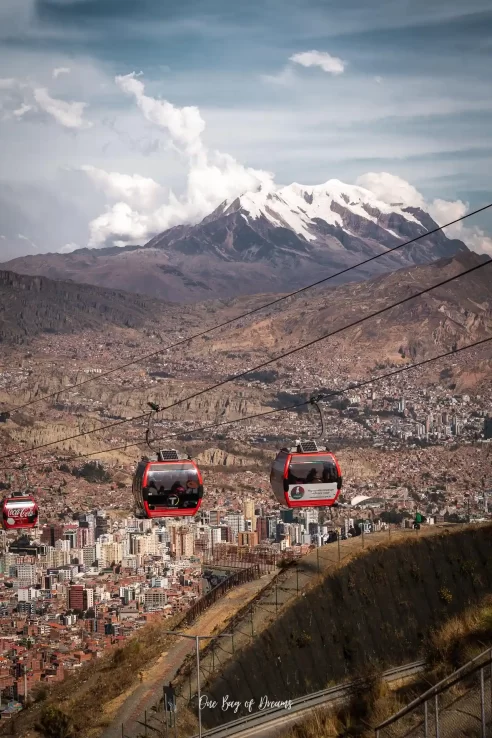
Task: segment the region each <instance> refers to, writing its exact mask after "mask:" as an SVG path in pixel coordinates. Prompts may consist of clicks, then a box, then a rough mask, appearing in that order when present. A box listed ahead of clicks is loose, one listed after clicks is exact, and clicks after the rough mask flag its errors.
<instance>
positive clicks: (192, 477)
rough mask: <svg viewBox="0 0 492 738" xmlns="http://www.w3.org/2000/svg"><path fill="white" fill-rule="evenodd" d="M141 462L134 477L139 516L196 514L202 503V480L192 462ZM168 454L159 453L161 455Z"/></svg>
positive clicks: (187, 460)
mask: <svg viewBox="0 0 492 738" xmlns="http://www.w3.org/2000/svg"><path fill="white" fill-rule="evenodd" d="M172 453H174V455H175V457H174V458H172V459H165V460H157V461H148V460H143V461H140V462H139V464H138V465H137V469H136V471H135V474H134V477H133V497H134V500H135V510H136V514H137V516H138V517H143V518H148V519H152V518H178V517H191V516H193V515H196V514H197V512H198V510H199V509H200V506H201V504H202V497H203V479H202V475H201V473H200V470H199V468H198V466H197V465H196V464H195V462H194V461H192V460H191V459H181V458H179V454H178V453H177V452H169V455H171V454H172ZM162 455H166V454H165V452H160V453H159V456H161V457H162Z"/></svg>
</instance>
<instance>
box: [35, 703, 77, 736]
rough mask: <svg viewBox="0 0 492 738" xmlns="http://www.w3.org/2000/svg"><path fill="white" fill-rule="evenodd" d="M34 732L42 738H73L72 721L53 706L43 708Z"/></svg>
mask: <svg viewBox="0 0 492 738" xmlns="http://www.w3.org/2000/svg"><path fill="white" fill-rule="evenodd" d="M36 730H38V731H39V732H40V733H41V735H43V736H44V738H75V732H74V728H73V725H72V721H71V720H70V718H69V717H68V715H66V714H65V713H64V712H63V711H62V710H60V709H59V708H58V707H55V706H54V705H49V706H48V707H45V708H44V710H43V712H42V713H41V719H40V721H39V724H38V725H37V726H36Z"/></svg>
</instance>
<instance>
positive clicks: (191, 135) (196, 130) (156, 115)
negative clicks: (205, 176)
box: [115, 72, 205, 154]
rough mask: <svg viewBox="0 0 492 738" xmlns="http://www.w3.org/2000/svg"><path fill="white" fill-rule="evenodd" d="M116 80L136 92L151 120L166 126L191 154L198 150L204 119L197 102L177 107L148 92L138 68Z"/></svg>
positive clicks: (124, 89) (127, 91)
mask: <svg viewBox="0 0 492 738" xmlns="http://www.w3.org/2000/svg"><path fill="white" fill-rule="evenodd" d="M115 81H116V84H117V85H118V86H119V87H120V88H121V89H122V90H123V91H124V92H126V93H127V94H128V95H133V96H134V97H135V100H136V101H137V105H138V107H139V108H140V110H141V111H142V113H143V114H144V116H145V117H146V118H147V120H148V121H150V122H151V123H154V124H155V125H158V126H160V127H161V128H166V129H167V130H168V131H169V134H170V136H171V139H172V140H173V141H174V142H175V144H176V145H177V146H183V147H184V148H185V150H186V152H187V153H188V154H196V153H198V152H199V151H200V150H201V149H202V147H203V144H202V142H201V135H202V133H203V131H204V130H205V121H204V120H203V118H202V116H201V115H200V111H199V110H198V108H197V107H195V106H187V107H184V108H177V107H175V106H174V105H173V104H172V103H170V102H168V101H167V100H156V99H155V98H153V97H149V96H148V95H145V85H144V84H143V82H141V81H140V80H139V79H137V75H136V74H135V72H133V73H132V74H127V75H125V76H122V77H121V76H120V77H116V79H115Z"/></svg>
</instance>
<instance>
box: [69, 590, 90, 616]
mask: <svg viewBox="0 0 492 738" xmlns="http://www.w3.org/2000/svg"><path fill="white" fill-rule="evenodd" d="M93 606H94V590H93V589H86V588H85V587H83V586H82V585H81V584H74V585H72V586H71V587H70V588H69V590H68V608H69V610H88V609H89V608H90V607H93Z"/></svg>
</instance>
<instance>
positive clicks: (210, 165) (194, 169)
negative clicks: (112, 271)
mask: <svg viewBox="0 0 492 738" xmlns="http://www.w3.org/2000/svg"><path fill="white" fill-rule="evenodd" d="M116 83H117V84H118V85H119V87H120V88H121V89H122V90H123V91H124V92H126V93H127V94H129V95H133V96H134V98H135V100H136V102H137V105H138V107H139V108H140V110H141V111H142V113H143V114H144V116H145V118H146V119H147V120H148V121H150V122H151V123H153V124H154V125H156V126H158V127H159V128H162V129H164V130H165V131H166V132H167V133H168V134H169V136H170V140H171V143H172V145H173V146H174V147H176V149H177V150H178V151H180V152H181V153H182V154H183V156H184V158H185V162H186V165H187V167H188V177H187V188H186V193H185V195H184V196H183V197H182V198H177V197H176V196H175V195H174V193H173V192H172V191H171V192H169V196H168V198H167V202H162V201H161V204H160V206H158V207H155V202H156V199H157V198H158V197H162V195H163V190H162V188H161V187H160V186H159V185H158V184H157V182H155V181H154V180H152V179H148V178H144V177H140V176H139V175H123V174H118V173H114V172H113V173H108V172H104V171H102V170H94V168H90V167H84V171H86V172H87V173H88V174H89V175H90V176H91V177H92V179H93V180H94V181H97V183H98V184H99V186H102V188H103V189H104V191H105V192H106V194H107V195H108V197H109V198H110V199H114V198H115V197H119V199H120V201H119V202H116V203H115V204H113V206H112V207H110V208H108V209H107V210H106V212H105V213H103V214H102V215H100V216H99V217H98V218H96V219H95V220H93V221H92V222H91V224H90V233H91V237H90V242H89V245H90V246H92V247H98V246H102V245H104V244H106V243H107V242H112V243H115V244H116V245H124V244H125V243H129V242H133V243H135V242H139V243H141V242H142V241H145V240H147V239H148V238H150V237H151V236H153V235H155V234H156V233H159V232H161V231H164V230H166V229H167V228H171V227H172V226H175V225H179V224H181V223H196V222H198V221H200V220H201V219H202V218H204V217H205V216H206V215H209V214H210V212H211V211H212V210H214V209H215V208H216V207H217V206H218V205H220V203H221V202H223V201H224V200H226V199H229V198H234V197H238V196H239V195H241V194H242V193H243V192H245V191H251V190H257V189H258V187H259V186H260V185H263V186H265V187H272V186H273V175H272V174H271V173H270V172H266V171H263V170H256V169H251V168H249V167H244V166H243V165H242V164H240V163H239V162H238V161H236V160H235V159H234V158H233V157H232V156H230V155H229V154H224V153H221V152H219V151H210V150H209V149H208V148H207V147H206V146H205V144H204V143H203V140H202V133H203V131H204V129H205V122H204V120H203V118H202V117H201V115H200V111H199V109H198V108H196V107H184V108H179V107H176V106H174V105H172V103H170V102H168V101H167V100H157V99H155V98H152V97H149V96H148V95H146V94H145V86H144V84H143V82H141V81H140V80H139V79H137V75H135V74H134V73H133V74H130V75H127V76H125V77H116Z"/></svg>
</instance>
